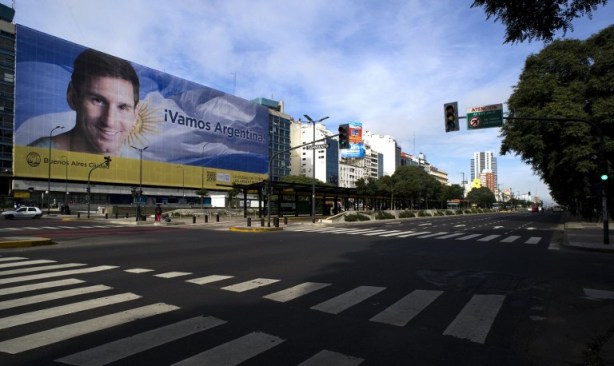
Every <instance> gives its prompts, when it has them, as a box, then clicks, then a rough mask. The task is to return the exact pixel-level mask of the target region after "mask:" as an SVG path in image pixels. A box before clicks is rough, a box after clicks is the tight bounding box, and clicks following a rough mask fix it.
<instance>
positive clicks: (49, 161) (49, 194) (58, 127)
mask: <svg viewBox="0 0 614 366" xmlns="http://www.w3.org/2000/svg"><path fill="white" fill-rule="evenodd" d="M63 128H64V126H55V127H54V128H52V129H51V131H49V156H48V160H47V168H48V169H49V172H48V175H47V215H49V214H50V213H51V204H50V198H51V137H52V136H53V131H55V130H57V129H60V130H61V129H63Z"/></svg>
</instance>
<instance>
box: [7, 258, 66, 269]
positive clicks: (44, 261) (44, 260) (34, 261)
mask: <svg viewBox="0 0 614 366" xmlns="http://www.w3.org/2000/svg"><path fill="white" fill-rule="evenodd" d="M44 263H55V261H52V260H50V259H37V260H31V261H21V262H12V263H3V264H0V268H10V267H21V266H29V265H32V264H44Z"/></svg>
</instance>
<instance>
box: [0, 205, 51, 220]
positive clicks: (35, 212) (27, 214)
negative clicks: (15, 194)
mask: <svg viewBox="0 0 614 366" xmlns="http://www.w3.org/2000/svg"><path fill="white" fill-rule="evenodd" d="M2 216H3V217H4V218H5V219H7V220H8V219H38V218H40V217H41V216H43V211H41V210H40V208H38V207H30V206H23V207H19V208H18V209H16V210H12V211H4V212H3V213H2Z"/></svg>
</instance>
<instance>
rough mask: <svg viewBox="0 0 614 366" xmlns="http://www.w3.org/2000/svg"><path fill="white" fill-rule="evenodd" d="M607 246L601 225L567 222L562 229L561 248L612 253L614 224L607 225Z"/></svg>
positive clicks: (613, 250) (613, 251)
mask: <svg viewBox="0 0 614 366" xmlns="http://www.w3.org/2000/svg"><path fill="white" fill-rule="evenodd" d="M609 229H610V230H609V235H608V236H609V241H610V243H609V244H604V239H605V235H604V231H603V223H595V222H579V221H568V222H566V223H565V224H564V227H563V246H565V247H568V248H572V249H580V250H592V251H602V252H609V253H614V238H613V236H614V235H613V234H614V224H612V223H610V224H609Z"/></svg>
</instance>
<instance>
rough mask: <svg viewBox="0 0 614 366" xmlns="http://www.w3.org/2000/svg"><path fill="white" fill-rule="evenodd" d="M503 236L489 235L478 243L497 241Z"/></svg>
mask: <svg viewBox="0 0 614 366" xmlns="http://www.w3.org/2000/svg"><path fill="white" fill-rule="evenodd" d="M500 236H501V235H488V236H485V237H483V238H482V239H478V241H491V240H493V239H496V238H498V237H500Z"/></svg>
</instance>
